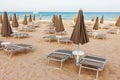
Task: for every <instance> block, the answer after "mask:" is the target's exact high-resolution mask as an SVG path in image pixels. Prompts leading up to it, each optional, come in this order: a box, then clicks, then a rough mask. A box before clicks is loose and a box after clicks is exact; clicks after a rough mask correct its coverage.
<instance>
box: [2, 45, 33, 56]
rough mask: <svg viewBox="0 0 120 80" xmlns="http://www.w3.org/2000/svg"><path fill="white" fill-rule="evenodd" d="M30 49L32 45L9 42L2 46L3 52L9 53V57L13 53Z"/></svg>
mask: <svg viewBox="0 0 120 80" xmlns="http://www.w3.org/2000/svg"><path fill="white" fill-rule="evenodd" d="M31 49H32V46H31V45H27V44H9V45H7V46H6V47H4V53H6V54H9V55H10V57H12V56H13V54H15V53H20V52H26V51H28V50H31Z"/></svg>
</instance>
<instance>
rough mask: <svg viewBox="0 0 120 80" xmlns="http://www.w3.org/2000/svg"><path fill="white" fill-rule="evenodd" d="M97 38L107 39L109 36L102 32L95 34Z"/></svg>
mask: <svg viewBox="0 0 120 80" xmlns="http://www.w3.org/2000/svg"><path fill="white" fill-rule="evenodd" d="M95 38H97V39H106V38H107V35H106V34H102V33H99V34H97V35H96V36H95Z"/></svg>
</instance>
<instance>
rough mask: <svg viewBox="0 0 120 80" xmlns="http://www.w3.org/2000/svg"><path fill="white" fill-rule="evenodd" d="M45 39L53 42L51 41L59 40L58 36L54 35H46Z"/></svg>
mask: <svg viewBox="0 0 120 80" xmlns="http://www.w3.org/2000/svg"><path fill="white" fill-rule="evenodd" d="M43 39H44V40H45V41H49V42H51V41H57V40H58V39H57V37H56V36H54V35H50V36H44V37H43Z"/></svg>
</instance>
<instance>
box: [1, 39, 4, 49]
mask: <svg viewBox="0 0 120 80" xmlns="http://www.w3.org/2000/svg"><path fill="white" fill-rule="evenodd" d="M2 42H5V41H0V49H3V45H2V44H1V43H2Z"/></svg>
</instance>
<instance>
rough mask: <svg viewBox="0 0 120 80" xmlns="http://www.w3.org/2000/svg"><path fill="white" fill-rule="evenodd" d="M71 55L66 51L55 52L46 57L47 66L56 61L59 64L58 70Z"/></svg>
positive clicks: (70, 52)
mask: <svg viewBox="0 0 120 80" xmlns="http://www.w3.org/2000/svg"><path fill="white" fill-rule="evenodd" d="M71 55H72V51H68V50H56V51H54V52H51V53H50V54H48V55H47V59H48V64H49V63H50V61H58V62H60V63H61V65H60V67H59V68H58V69H62V65H63V62H64V61H66V60H67V59H68V58H70V56H71Z"/></svg>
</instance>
